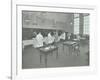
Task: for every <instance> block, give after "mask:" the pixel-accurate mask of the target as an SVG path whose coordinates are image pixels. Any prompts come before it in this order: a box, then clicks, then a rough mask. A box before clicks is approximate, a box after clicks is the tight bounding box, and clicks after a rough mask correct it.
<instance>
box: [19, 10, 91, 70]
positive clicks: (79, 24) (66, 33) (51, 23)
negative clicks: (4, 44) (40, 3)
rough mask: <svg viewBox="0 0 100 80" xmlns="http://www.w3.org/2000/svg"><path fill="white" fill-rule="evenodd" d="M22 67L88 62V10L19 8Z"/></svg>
mask: <svg viewBox="0 0 100 80" xmlns="http://www.w3.org/2000/svg"><path fill="white" fill-rule="evenodd" d="M21 15H22V27H21V28H22V69H35V68H57V67H81V66H89V65H90V49H89V47H90V44H89V43H90V32H89V27H90V14H89V13H75V12H49V11H33V10H32V11H31V10H22V12H21Z"/></svg>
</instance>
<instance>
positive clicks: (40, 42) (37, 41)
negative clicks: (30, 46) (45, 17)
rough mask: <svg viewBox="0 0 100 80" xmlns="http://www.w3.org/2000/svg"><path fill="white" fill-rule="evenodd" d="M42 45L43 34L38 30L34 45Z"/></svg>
mask: <svg viewBox="0 0 100 80" xmlns="http://www.w3.org/2000/svg"><path fill="white" fill-rule="evenodd" d="M42 46H43V36H42V34H41V32H39V33H38V34H37V35H36V43H35V47H36V48H37V47H42Z"/></svg>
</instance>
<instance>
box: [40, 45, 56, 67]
mask: <svg viewBox="0 0 100 80" xmlns="http://www.w3.org/2000/svg"><path fill="white" fill-rule="evenodd" d="M39 51H40V63H41V59H42V55H44V57H45V67H47V56H48V55H49V54H50V53H51V54H53V52H54V51H57V52H56V58H57V57H58V47H57V46H54V45H49V46H46V47H42V48H39Z"/></svg>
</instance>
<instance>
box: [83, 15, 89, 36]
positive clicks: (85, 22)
mask: <svg viewBox="0 0 100 80" xmlns="http://www.w3.org/2000/svg"><path fill="white" fill-rule="evenodd" d="M83 33H84V34H89V15H88V16H84V31H83Z"/></svg>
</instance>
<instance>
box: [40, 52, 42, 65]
mask: <svg viewBox="0 0 100 80" xmlns="http://www.w3.org/2000/svg"><path fill="white" fill-rule="evenodd" d="M41 62H42V55H41V53H40V64H41Z"/></svg>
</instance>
